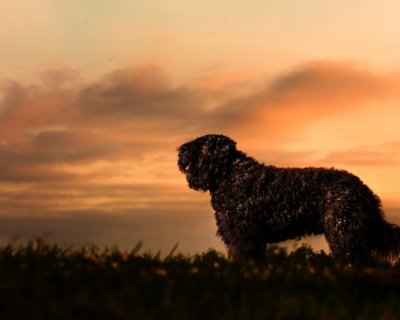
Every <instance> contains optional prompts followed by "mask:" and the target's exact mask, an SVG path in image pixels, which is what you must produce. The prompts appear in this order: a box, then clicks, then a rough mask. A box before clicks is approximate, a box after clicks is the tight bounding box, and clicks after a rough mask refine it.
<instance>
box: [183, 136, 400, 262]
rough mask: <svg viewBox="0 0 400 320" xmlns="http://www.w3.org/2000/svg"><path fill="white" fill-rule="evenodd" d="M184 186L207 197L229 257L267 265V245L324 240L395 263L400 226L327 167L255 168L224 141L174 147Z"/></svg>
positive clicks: (343, 252)
mask: <svg viewBox="0 0 400 320" xmlns="http://www.w3.org/2000/svg"><path fill="white" fill-rule="evenodd" d="M178 151H179V160H178V166H179V169H180V171H181V172H183V173H185V174H186V179H187V181H188V183H189V187H190V188H192V189H194V190H198V191H203V192H205V191H210V194H211V205H212V207H213V208H214V210H215V218H216V220H217V226H218V233H217V235H219V236H220V237H221V238H222V240H223V241H224V242H225V244H226V246H227V248H228V251H229V252H230V253H231V255H232V257H233V258H244V259H250V260H260V261H262V260H264V257H265V250H266V246H267V244H268V243H276V242H281V241H284V240H288V239H298V238H300V237H302V236H305V235H317V234H325V237H326V239H327V241H328V243H329V246H330V248H331V250H332V254H333V256H334V257H335V258H336V259H337V260H339V261H343V262H346V263H351V262H353V261H354V260H355V259H356V258H357V259H361V261H363V262H365V263H374V262H375V261H376V258H381V259H384V260H388V261H395V260H397V259H398V258H399V255H400V245H399V239H400V228H399V227H397V226H396V225H394V224H390V223H388V222H387V221H386V220H385V218H384V214H383V212H382V210H381V203H380V200H379V197H378V196H376V195H375V194H374V193H373V192H372V191H371V190H370V189H369V188H368V187H367V186H366V185H365V184H363V182H362V181H361V180H360V179H359V178H358V177H356V176H354V175H352V174H351V173H348V172H346V171H343V170H336V169H333V168H332V169H325V168H313V167H310V168H303V169H300V168H277V167H274V166H265V165H264V164H260V163H259V162H257V161H256V160H254V159H253V158H251V157H248V156H246V154H245V153H243V152H241V151H238V150H237V149H236V142H234V141H233V140H231V139H229V138H228V137H225V136H223V135H206V136H203V137H200V138H197V139H196V140H194V141H191V142H188V143H185V144H183V145H182V146H180V147H179V148H178Z"/></svg>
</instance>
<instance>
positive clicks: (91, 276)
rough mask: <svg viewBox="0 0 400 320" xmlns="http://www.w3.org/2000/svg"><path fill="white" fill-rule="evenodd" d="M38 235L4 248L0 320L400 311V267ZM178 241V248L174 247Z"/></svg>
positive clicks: (273, 252)
mask: <svg viewBox="0 0 400 320" xmlns="http://www.w3.org/2000/svg"><path fill="white" fill-rule="evenodd" d="M140 246H141V243H138V245H137V246H136V248H135V249H134V250H132V252H130V253H124V252H120V251H119V250H118V249H117V248H114V249H106V250H103V251H101V250H99V249H98V248H97V247H96V246H95V245H90V246H81V247H60V246H58V245H54V244H48V243H46V242H44V241H43V240H42V239H40V238H39V239H38V240H37V242H35V243H30V244H28V245H27V246H20V247H14V246H12V245H8V246H7V247H3V248H0V319H3V320H6V319H13V320H14V319H29V320H31V319H60V320H63V319H185V320H190V319H207V320H208V319H221V320H222V319H363V320H368V319H398V318H399V312H400V265H399V264H396V265H391V264H380V265H378V266H377V267H376V268H374V269H371V268H366V267H364V266H362V265H358V264H355V265H353V266H349V265H342V264H339V263H336V262H335V261H334V260H333V259H332V257H331V256H330V255H327V254H325V253H324V252H320V253H316V252H314V251H313V250H312V249H311V248H309V247H305V246H303V247H301V248H299V249H297V250H296V251H293V252H291V253H288V252H287V251H286V250H285V249H283V248H278V247H277V246H270V247H269V249H268V253H267V263H266V264H264V265H261V264H255V263H251V262H250V263H249V262H243V261H230V260H229V259H227V257H226V256H225V255H224V254H222V253H218V252H216V251H214V250H212V249H210V250H209V251H207V252H205V253H202V254H196V255H195V256H184V255H181V254H174V252H171V253H170V254H169V255H168V256H167V257H166V258H165V259H161V258H160V255H159V254H157V255H154V256H152V255H151V254H141V255H140V254H139V249H140ZM174 249H176V247H174Z"/></svg>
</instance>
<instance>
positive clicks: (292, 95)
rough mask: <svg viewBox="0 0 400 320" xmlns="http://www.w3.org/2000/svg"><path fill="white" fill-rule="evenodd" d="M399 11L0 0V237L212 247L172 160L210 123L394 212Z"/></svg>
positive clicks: (358, 1)
mask: <svg viewBox="0 0 400 320" xmlns="http://www.w3.org/2000/svg"><path fill="white" fill-rule="evenodd" d="M399 16H400V2H399V1H398V0H393V1H388V0H381V1H376V0H373V1H372V0H354V1H348V0H346V1H344V0H337V1H320V0H287V1H269V0H265V1H256V0H247V1H244V0H219V1H215V0H213V1H211V0H203V1H188V0H168V1H166V0H165V1H164V0H159V1H150V0H135V1H132V0H113V1H111V0H80V1H77V0H74V1H71V0H33V1H25V0H13V1H6V0H0V245H4V244H7V243H8V242H9V241H10V239H11V238H12V237H13V235H15V234H17V233H18V234H20V235H21V238H20V240H19V242H22V243H23V242H26V241H28V240H29V239H31V238H32V237H34V236H37V235H43V234H45V233H48V232H51V233H52V235H51V237H50V240H51V241H53V242H57V243H60V244H71V243H80V244H84V243H86V241H90V242H94V243H96V244H98V245H100V246H102V247H103V246H109V247H112V246H113V245H114V244H117V245H119V246H120V248H122V249H128V250H130V249H132V248H133V247H134V246H135V245H136V243H137V242H138V241H139V240H143V241H144V250H151V251H152V252H153V253H154V252H157V251H158V250H159V249H161V250H162V252H163V253H168V252H169V250H171V249H172V247H173V246H174V244H175V243H177V242H179V247H178V251H181V252H182V253H188V252H189V253H191V254H193V253H195V252H202V251H206V250H207V249H208V248H209V247H214V248H216V249H218V250H221V251H222V250H224V247H223V244H222V242H221V240H220V239H219V238H217V237H216V236H215V233H216V226H215V221H214V216H213V210H212V208H211V207H210V204H209V201H210V196H209V194H205V193H204V194H203V193H199V192H195V191H193V190H190V189H189V188H188V187H187V182H186V179H185V177H184V176H183V175H182V174H181V173H180V172H179V170H178V167H177V152H176V148H177V147H178V146H179V145H181V144H182V143H185V142H187V141H189V140H192V139H194V138H196V137H199V136H202V135H204V134H209V133H217V134H224V135H227V136H229V137H230V138H232V139H234V140H235V141H237V147H238V149H240V150H242V151H244V152H246V153H247V154H248V155H250V156H253V157H254V158H256V159H257V160H259V161H260V162H264V163H265V164H267V165H276V166H288V167H306V166H323V167H336V168H340V169H345V170H347V171H350V172H352V173H354V174H356V175H357V176H359V177H360V178H361V179H362V180H363V181H364V182H365V183H366V184H367V185H368V186H369V187H370V188H371V189H372V190H373V191H374V192H375V193H376V194H378V195H379V196H380V197H381V199H382V202H383V206H384V211H385V212H386V216H387V218H388V220H389V221H391V222H394V223H399V224H400V104H399V103H400V73H399V71H400V60H399V57H400V20H399ZM304 241H305V242H308V243H311V244H312V245H313V246H314V247H315V248H317V249H322V248H325V249H326V248H327V246H326V244H325V242H324V240H323V238H321V237H319V238H316V239H315V238H312V239H305V240H304Z"/></svg>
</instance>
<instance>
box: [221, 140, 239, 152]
mask: <svg viewBox="0 0 400 320" xmlns="http://www.w3.org/2000/svg"><path fill="white" fill-rule="evenodd" d="M217 148H218V149H219V150H220V152H222V153H224V154H229V153H231V152H232V151H234V150H236V142H235V141H233V140H231V139H229V138H228V137H222V138H218V140H217Z"/></svg>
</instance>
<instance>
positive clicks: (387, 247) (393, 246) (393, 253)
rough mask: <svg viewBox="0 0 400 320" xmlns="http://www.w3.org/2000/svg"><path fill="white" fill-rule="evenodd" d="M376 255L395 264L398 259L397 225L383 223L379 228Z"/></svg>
mask: <svg viewBox="0 0 400 320" xmlns="http://www.w3.org/2000/svg"><path fill="white" fill-rule="evenodd" d="M376 254H377V257H378V258H381V259H382V260H385V261H388V262H396V261H397V260H398V259H399V258H400V228H399V227H398V226H397V225H395V224H393V223H389V222H387V221H383V223H382V224H381V226H380V228H379V236H378V243H377V248H376Z"/></svg>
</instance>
